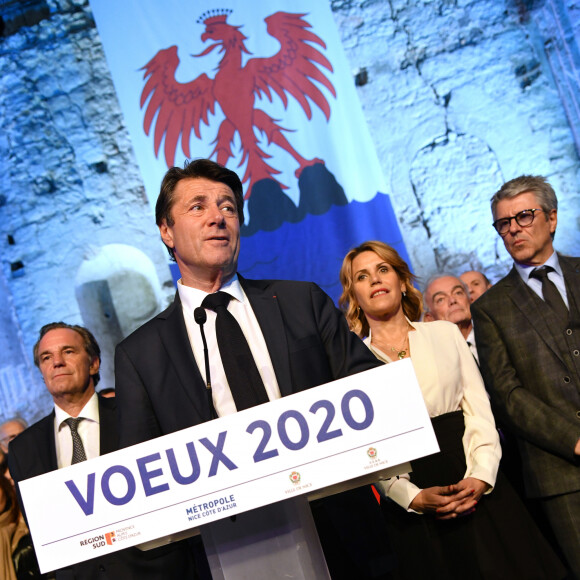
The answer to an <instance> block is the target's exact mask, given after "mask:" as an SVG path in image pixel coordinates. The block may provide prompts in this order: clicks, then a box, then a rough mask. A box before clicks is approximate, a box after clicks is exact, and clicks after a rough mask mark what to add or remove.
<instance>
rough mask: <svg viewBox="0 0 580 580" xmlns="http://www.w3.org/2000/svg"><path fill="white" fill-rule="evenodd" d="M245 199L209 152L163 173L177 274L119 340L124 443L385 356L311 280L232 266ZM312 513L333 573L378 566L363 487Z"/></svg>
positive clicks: (372, 517)
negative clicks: (158, 302) (172, 290)
mask: <svg viewBox="0 0 580 580" xmlns="http://www.w3.org/2000/svg"><path fill="white" fill-rule="evenodd" d="M243 203H244V202H243V190H242V184H241V182H240V179H239V178H238V176H237V175H236V174H235V173H234V172H233V171H230V170H229V169H226V168H225V167H222V166H221V165H219V164H217V163H215V162H213V161H210V160H206V159H198V160H195V161H192V162H190V163H186V165H185V168H184V169H181V168H178V167H173V168H171V169H169V171H168V172H167V173H166V175H165V177H164V179H163V182H162V184H161V191H160V194H159V198H158V200H157V204H156V208H155V215H156V221H157V226H158V227H159V231H160V233H161V239H162V240H163V243H164V244H165V245H166V247H167V249H168V251H169V253H170V255H171V256H172V258H174V259H175V261H176V262H177V264H178V266H179V270H180V273H181V279H180V280H179V281H178V284H177V288H178V291H177V294H176V296H175V301H174V302H173V304H171V306H169V308H167V310H165V311H164V312H162V313H161V314H159V315H158V316H156V317H155V318H153V319H152V320H150V321H149V322H147V323H146V324H145V325H143V326H142V327H141V328H139V329H138V330H136V331H135V332H134V333H133V334H132V335H131V336H129V337H128V338H127V339H125V340H124V341H123V342H121V343H120V344H119V345H118V347H117V351H116V357H115V374H116V392H117V401H118V407H119V419H120V438H121V445H122V446H129V445H134V444H136V443H140V442H142V441H146V440H149V439H152V438H154V437H158V436H160V435H165V434H167V433H172V432H174V431H178V430H180V429H185V428H187V427H191V426H193V425H197V424H199V423H202V422H204V421H209V420H211V419H212V418H214V417H216V416H217V417H221V416H224V415H227V414H230V413H234V412H236V411H239V410H243V409H246V408H248V407H252V406H254V405H258V404H261V403H264V402H268V401H269V400H273V399H277V398H279V397H281V396H286V395H290V394H292V393H297V392H299V391H302V390H305V389H309V388H311V387H315V386H317V385H321V384H324V383H328V382H330V381H332V380H335V379H340V378H342V377H345V376H348V375H352V374H355V373H358V372H361V371H365V370H368V369H371V368H373V367H376V366H377V365H378V364H381V363H379V361H378V360H377V359H376V358H375V357H374V356H373V355H372V353H371V352H370V351H369V350H368V349H367V348H366V347H365V346H364V344H363V343H362V341H360V339H359V338H358V337H357V336H355V335H354V334H353V333H351V332H350V331H349V330H348V327H347V324H346V321H345V319H344V317H343V315H342V313H341V312H340V311H339V310H337V309H336V308H335V306H334V304H333V302H332V300H331V299H330V298H329V297H328V296H327V295H326V294H325V293H324V292H323V291H322V290H321V289H320V288H319V287H318V286H316V285H315V284H312V283H306V282H291V281H279V280H277V281H274V280H246V279H244V278H243V277H242V276H240V275H239V274H237V273H236V267H237V261H238V255H239V251H240V224H241V223H243V219H244V218H243ZM322 259H323V258H322ZM200 325H203V330H204V332H205V336H206V337H207V350H208V353H209V356H208V359H209V360H208V361H206V360H205V357H204V346H203V339H202V328H200ZM206 368H208V369H209V376H207V375H208V373H207V372H206ZM210 378H211V389H208V388H207V385H208V383H209V382H210V381H209V379H210ZM208 394H209V396H208ZM330 506H332V507H330ZM314 512H315V519H316V522H317V527H318V530H319V533H320V536H321V542H322V545H323V548H324V551H325V555H326V558H327V562H328V565H329V568H330V572H331V574H332V576H333V578H339V577H345V578H346V577H359V578H363V577H365V578H380V577H382V575H383V574H382V573H381V571H380V565H377V564H378V562H379V561H381V560H382V553H383V550H384V549H383V546H384V545H385V535H384V533H383V530H382V520H381V519H380V518H381V517H382V516H381V515H380V512H379V510H378V505H377V504H376V502H375V500H374V498H373V497H372V494H371V490H370V488H361V489H358V490H353V491H351V492H347V493H343V494H340V495H339V496H337V497H335V498H329V499H328V500H323V506H321V507H320V506H319V507H318V508H316V509H315V510H314ZM366 567H369V568H371V567H372V568H376V569H377V570H376V572H371V571H370V569H369V571H368V573H367V572H366V571H365V569H366Z"/></svg>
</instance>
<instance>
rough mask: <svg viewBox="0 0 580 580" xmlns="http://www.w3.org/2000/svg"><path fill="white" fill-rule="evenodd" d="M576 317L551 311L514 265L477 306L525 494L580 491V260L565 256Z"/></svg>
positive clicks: (486, 369)
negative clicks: (561, 318)
mask: <svg viewBox="0 0 580 580" xmlns="http://www.w3.org/2000/svg"><path fill="white" fill-rule="evenodd" d="M559 260H560V265H561V266H562V271H563V273H564V279H565V281H566V291H567V295H568V301H569V303H570V315H571V319H570V321H569V322H568V324H567V325H565V326H563V325H562V324H561V323H559V322H558V321H557V320H556V319H555V316H554V315H552V316H550V314H549V310H548V309H547V307H546V305H545V303H544V302H543V301H542V300H541V299H540V298H539V297H538V296H537V295H536V294H535V293H534V292H533V291H532V290H531V289H530V288H528V286H526V284H524V282H523V281H522V279H521V277H520V276H519V274H518V273H517V271H516V270H515V268H513V269H512V270H511V271H510V273H509V274H508V275H507V276H506V277H505V278H503V279H502V280H500V281H499V282H498V283H497V284H496V285H495V286H493V287H492V288H490V289H489V290H488V291H487V292H486V293H485V294H483V296H481V297H480V298H479V299H478V300H476V301H475V302H474V303H473V304H472V306H471V311H472V314H473V320H474V325H475V338H476V341H477V350H478V352H479V362H480V365H481V373H482V375H483V378H484V380H485V383H486V386H487V388H488V389H489V390H490V393H491V395H492V400H493V403H494V406H495V409H497V411H498V412H499V413H500V414H501V415H502V419H504V420H505V421H506V422H507V424H508V425H510V426H511V427H512V428H513V430H514V432H515V433H516V435H518V436H519V438H520V451H521V455H522V466H523V470H524V480H525V485H526V492H527V494H528V495H529V496H530V497H547V496H550V495H556V494H562V493H568V492H572V491H577V490H580V469H579V462H578V457H577V456H575V455H574V446H575V445H576V442H577V441H578V439H579V438H580V314H579V307H580V259H578V258H565V257H563V256H559Z"/></svg>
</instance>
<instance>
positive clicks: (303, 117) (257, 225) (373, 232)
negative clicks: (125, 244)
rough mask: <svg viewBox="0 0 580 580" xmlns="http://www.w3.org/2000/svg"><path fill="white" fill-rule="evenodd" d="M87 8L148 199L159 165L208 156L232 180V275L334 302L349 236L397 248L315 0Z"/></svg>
mask: <svg viewBox="0 0 580 580" xmlns="http://www.w3.org/2000/svg"><path fill="white" fill-rule="evenodd" d="M91 7H92V9H93V12H94V15H95V19H96V22H97V27H98V30H99V34H100V36H101V39H102V41H103V44H104V47H105V53H106V55H107V60H108V62H109V66H110V69H111V72H112V76H113V80H114V83H115V87H116V90H117V94H118V97H119V101H120V103H121V108H122V111H123V115H124V117H125V121H126V124H127V126H128V128H129V132H130V134H131V139H132V142H133V146H134V149H135V153H136V156H137V160H138V163H139V166H140V168H141V172H142V175H143V179H144V182H145V187H146V190H147V194H148V196H149V199H150V201H151V204H152V205H154V204H155V200H156V199H157V195H158V193H159V185H160V183H161V180H162V177H163V175H164V173H165V171H166V170H167V168H168V167H171V166H172V165H179V166H183V162H184V160H185V159H186V158H198V157H207V158H211V159H214V160H216V161H218V162H219V163H221V164H223V165H226V166H228V167H229V168H230V169H233V170H234V171H236V172H237V173H238V174H239V175H240V178H241V179H242V181H243V183H244V192H245V199H246V208H245V210H246V211H245V214H246V221H245V224H244V225H243V227H242V236H244V239H243V240H242V251H241V254H240V263H239V267H238V270H239V271H240V272H241V273H242V274H244V275H246V276H248V277H254V278H288V279H298V280H300V279H301V280H314V281H316V282H318V283H319V284H321V285H322V286H323V287H324V288H325V290H326V291H327V292H329V293H330V294H331V295H332V296H333V297H334V298H336V297H337V296H338V294H339V284H338V270H339V267H340V264H341V262H342V258H343V256H344V254H345V253H346V252H347V251H348V250H349V249H350V248H351V247H352V246H354V245H356V244H358V243H360V242H362V241H364V240H367V239H380V240H383V241H385V242H387V243H390V244H391V245H393V246H395V247H396V248H397V249H398V250H399V251H400V252H401V253H402V255H403V257H405V258H407V256H406V251H405V248H404V245H403V242H402V239H401V235H400V232H399V229H398V225H397V222H396V219H395V216H394V214H393V211H392V207H391V204H390V200H389V198H388V196H387V195H386V186H385V181H384V177H383V174H382V172H381V168H380V165H379V162H378V158H377V155H376V152H375V149H374V145H373V144H372V142H371V139H370V135H369V131H368V129H367V126H366V121H365V119H364V116H363V114H362V109H361V106H360V103H359V101H358V97H357V95H356V91H355V87H354V83H353V78H352V74H351V71H350V70H349V66H348V63H347V61H346V58H345V55H344V51H343V49H342V45H341V42H340V38H339V36H338V32H337V29H336V25H335V23H334V19H333V16H332V13H331V11H330V7H329V5H328V3H326V2H311V1H310V0H293V1H292V2H290V1H288V0H272V1H270V2H267V3H266V2H264V3H248V2H244V1H241V0H228V1H227V2H221V1H220V2H215V1H212V0H207V1H204V2H184V1H183V0H182V1H179V0H166V1H164V2H163V3H160V2H158V1H157V0H124V1H123V2H117V0H91ZM378 194H379V195H378Z"/></svg>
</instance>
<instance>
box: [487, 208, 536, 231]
mask: <svg viewBox="0 0 580 580" xmlns="http://www.w3.org/2000/svg"><path fill="white" fill-rule="evenodd" d="M537 211H544V210H543V209H541V208H534V209H523V210H522V211H519V212H518V213H517V214H516V215H514V216H512V217H509V218H501V219H499V220H495V221H494V222H493V224H492V225H493V227H494V228H495V229H496V231H497V233H498V234H499V235H500V236H505V235H506V234H507V233H508V232H509V231H510V227H511V225H512V220H516V224H518V226H521V227H522V228H527V227H529V226H531V225H532V222H533V221H534V218H535V217H536V212H537Z"/></svg>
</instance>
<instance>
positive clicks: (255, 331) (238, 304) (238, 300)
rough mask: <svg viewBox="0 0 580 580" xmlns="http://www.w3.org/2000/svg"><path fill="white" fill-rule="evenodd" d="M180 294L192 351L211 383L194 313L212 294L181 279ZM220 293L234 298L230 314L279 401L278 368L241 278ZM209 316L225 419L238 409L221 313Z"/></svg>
mask: <svg viewBox="0 0 580 580" xmlns="http://www.w3.org/2000/svg"><path fill="white" fill-rule="evenodd" d="M177 291H178V292H179V298H180V299H181V305H182V308H183V317H184V319H185V326H186V328H187V335H188V336H189V342H190V344H191V349H192V350H193V355H194V357H195V362H196V363H197V366H198V368H199V372H200V373H201V376H202V377H203V379H204V381H205V382H206V383H207V379H206V376H205V358H204V354H203V341H202V339H201V330H200V328H199V325H198V324H197V322H195V319H194V317H193V312H194V310H195V309H196V308H198V307H199V306H201V303H202V302H203V299H204V298H205V297H206V296H207V295H208V293H207V292H204V291H203V290H198V289H197V288H191V287H190V286H185V285H184V284H182V282H181V280H179V281H178V282H177ZM220 291H222V292H227V293H228V294H230V295H231V296H232V297H233V299H232V300H230V302H229V304H228V311H229V312H231V313H232V315H233V316H234V318H235V319H236V320H237V321H238V324H239V325H240V327H241V329H242V332H243V333H244V336H245V337H246V340H247V341H248V345H249V346H250V350H251V352H252V355H253V357H254V361H255V362H256V366H257V367H258V371H259V372H260V376H261V377H262V381H263V382H264V387H265V388H266V393H267V395H268V399H269V400H270V401H273V400H274V399H279V398H280V397H281V395H280V387H279V386H278V381H277V380H276V375H275V373H274V366H273V365H272V360H271V359H270V353H269V352H268V347H267V346H266V341H265V340H264V335H263V334H262V330H261V329H260V325H259V324H258V320H257V318H256V315H255V314H254V311H253V310H252V307H251V305H250V301H249V300H248V297H247V296H246V294H245V293H244V290H243V289H242V287H241V285H240V281H239V280H238V277H237V275H236V276H234V278H232V280H230V281H229V282H228V283H227V284H225V285H224V286H222V287H221V288H220ZM206 313H207V322H206V323H205V324H204V327H203V328H204V332H205V337H206V340H207V350H208V354H209V367H210V371H209V372H210V377H211V387H212V394H213V404H214V408H215V410H216V413H217V414H218V416H219V417H222V416H224V415H229V414H231V413H235V412H236V411H237V409H236V404H235V403H234V398H233V396H232V393H231V391H230V387H229V385H228V381H227V378H226V373H225V371H224V367H223V364H222V361H221V357H220V352H219V348H218V344H217V337H216V331H215V321H216V317H217V314H216V313H215V312H214V311H213V310H207V309H206Z"/></svg>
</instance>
